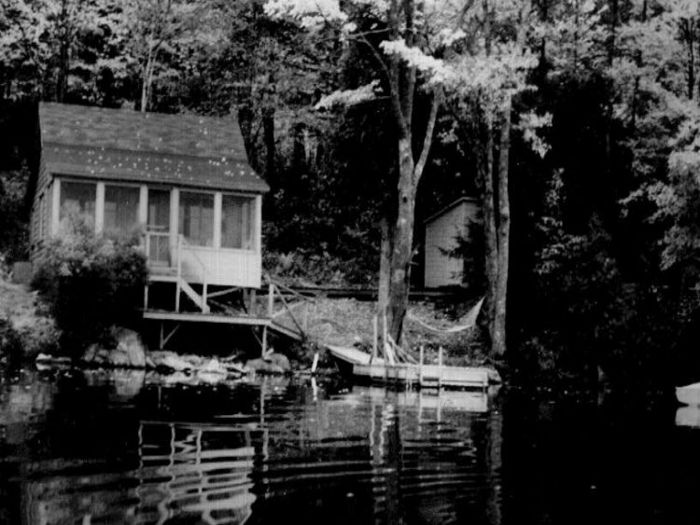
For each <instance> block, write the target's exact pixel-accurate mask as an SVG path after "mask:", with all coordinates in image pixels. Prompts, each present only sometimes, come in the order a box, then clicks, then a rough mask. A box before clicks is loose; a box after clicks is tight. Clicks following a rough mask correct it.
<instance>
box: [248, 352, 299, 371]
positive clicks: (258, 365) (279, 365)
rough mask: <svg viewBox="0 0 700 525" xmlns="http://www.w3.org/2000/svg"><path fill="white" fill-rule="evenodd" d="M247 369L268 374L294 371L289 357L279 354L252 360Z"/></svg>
mask: <svg viewBox="0 0 700 525" xmlns="http://www.w3.org/2000/svg"><path fill="white" fill-rule="evenodd" d="M245 365H246V368H248V369H249V370H252V371H254V372H264V373H268V374H286V373H287V372H290V371H291V369H292V366H291V364H290V363H289V359H287V356H285V355H283V354H278V353H274V352H273V353H270V354H268V355H266V356H265V358H264V359H263V358H260V357H259V358H257V359H251V360H249V361H248V362H247V363H246V364H245Z"/></svg>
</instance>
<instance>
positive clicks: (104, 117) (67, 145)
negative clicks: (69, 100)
mask: <svg viewBox="0 0 700 525" xmlns="http://www.w3.org/2000/svg"><path fill="white" fill-rule="evenodd" d="M39 119H40V126H41V138H42V147H43V152H44V160H45V162H46V166H47V169H48V170H49V171H50V172H51V173H55V174H64V175H76V176H81V177H93V178H102V179H114V180H124V181H139V182H144V181H150V182H154V183H164V184H176V185H183V186H191V187H202V188H212V189H227V190H240V191H249V192H264V191H267V190H268V189H269V188H268V186H267V184H266V183H265V182H264V181H263V180H262V179H261V178H260V177H259V176H258V175H257V174H256V173H255V172H254V171H253V169H252V168H251V167H250V165H249V164H248V161H247V157H246V152H245V147H244V144H243V137H242V135H241V133H240V129H239V127H238V122H237V121H236V120H235V119H234V118H232V117H227V118H213V117H200V116H196V115H164V114H159V113H140V112H137V111H133V110H124V109H106V108H95V107H87V106H75V105H68V104H57V103H41V104H40V106H39Z"/></svg>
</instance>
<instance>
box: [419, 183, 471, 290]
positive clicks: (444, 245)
mask: <svg viewBox="0 0 700 525" xmlns="http://www.w3.org/2000/svg"><path fill="white" fill-rule="evenodd" d="M478 214H479V205H478V203H477V200H476V199H474V198H472V197H466V196H465V197H460V198H459V199H457V200H455V201H454V202H452V203H450V204H449V205H447V206H445V207H444V208H442V209H440V210H438V211H437V212H435V213H433V214H432V215H431V216H429V217H428V218H427V219H426V220H425V221H424V223H423V224H424V227H425V244H424V246H425V265H424V285H425V287H426V288H440V287H442V286H454V285H460V284H462V282H463V276H464V259H463V258H462V257H459V256H455V255H454V254H452V252H454V250H455V249H456V248H457V247H458V246H459V239H460V238H461V239H465V240H468V239H469V238H470V226H471V224H473V223H474V222H476V221H478Z"/></svg>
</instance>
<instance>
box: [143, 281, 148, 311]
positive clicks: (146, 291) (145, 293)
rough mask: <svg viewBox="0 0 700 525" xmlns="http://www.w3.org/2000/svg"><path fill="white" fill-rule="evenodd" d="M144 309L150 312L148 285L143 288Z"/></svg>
mask: <svg viewBox="0 0 700 525" xmlns="http://www.w3.org/2000/svg"><path fill="white" fill-rule="evenodd" d="M143 309H144V310H148V284H146V286H144V287H143Z"/></svg>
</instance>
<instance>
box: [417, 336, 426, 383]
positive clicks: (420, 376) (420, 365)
mask: <svg viewBox="0 0 700 525" xmlns="http://www.w3.org/2000/svg"><path fill="white" fill-rule="evenodd" d="M424 354H425V346H423V345H420V362H419V363H418V386H419V387H422V386H423V358H424Z"/></svg>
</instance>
